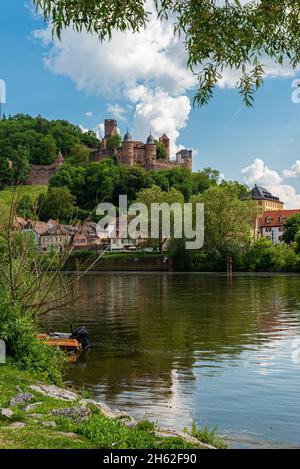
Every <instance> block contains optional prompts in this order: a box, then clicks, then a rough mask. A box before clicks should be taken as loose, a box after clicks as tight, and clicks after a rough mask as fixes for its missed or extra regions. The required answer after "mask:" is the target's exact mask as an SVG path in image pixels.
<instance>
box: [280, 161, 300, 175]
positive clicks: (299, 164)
mask: <svg viewBox="0 0 300 469" xmlns="http://www.w3.org/2000/svg"><path fill="white" fill-rule="evenodd" d="M299 176H300V161H299V160H297V161H296V162H295V163H294V164H293V165H292V166H291V167H290V169H285V170H284V171H283V177H284V178H296V177H299Z"/></svg>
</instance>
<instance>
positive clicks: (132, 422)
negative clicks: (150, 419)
mask: <svg viewBox="0 0 300 469" xmlns="http://www.w3.org/2000/svg"><path fill="white" fill-rule="evenodd" d="M121 422H122V423H123V424H124V425H125V427H127V428H135V427H136V426H137V424H138V421H137V420H135V419H134V418H133V417H128V418H121Z"/></svg>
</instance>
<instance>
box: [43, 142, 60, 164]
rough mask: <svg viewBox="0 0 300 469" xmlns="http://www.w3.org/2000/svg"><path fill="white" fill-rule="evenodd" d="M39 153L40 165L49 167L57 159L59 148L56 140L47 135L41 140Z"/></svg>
mask: <svg viewBox="0 0 300 469" xmlns="http://www.w3.org/2000/svg"><path fill="white" fill-rule="evenodd" d="M39 151H40V158H39V160H40V161H39V163H40V164H45V165H49V164H52V163H54V161H55V159H56V157H57V146H56V142H55V140H54V138H53V137H52V136H51V135H46V136H45V137H43V138H42V139H41V142H40V147H39Z"/></svg>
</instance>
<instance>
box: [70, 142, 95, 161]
mask: <svg viewBox="0 0 300 469" xmlns="http://www.w3.org/2000/svg"><path fill="white" fill-rule="evenodd" d="M90 153H91V152H90V150H89V149H88V148H86V147H85V146H84V145H82V144H81V143H76V144H75V145H74V147H73V148H72V150H71V151H70V153H69V155H68V157H67V161H68V163H71V164H74V165H78V164H79V165H81V164H83V163H87V162H88V160H89V156H90Z"/></svg>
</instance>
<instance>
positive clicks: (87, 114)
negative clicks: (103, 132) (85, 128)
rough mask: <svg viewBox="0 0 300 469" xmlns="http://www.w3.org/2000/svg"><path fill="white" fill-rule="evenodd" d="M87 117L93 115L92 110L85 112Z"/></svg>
mask: <svg viewBox="0 0 300 469" xmlns="http://www.w3.org/2000/svg"><path fill="white" fill-rule="evenodd" d="M84 115H85V116H86V117H93V113H92V112H91V111H88V112H85V114H84Z"/></svg>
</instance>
